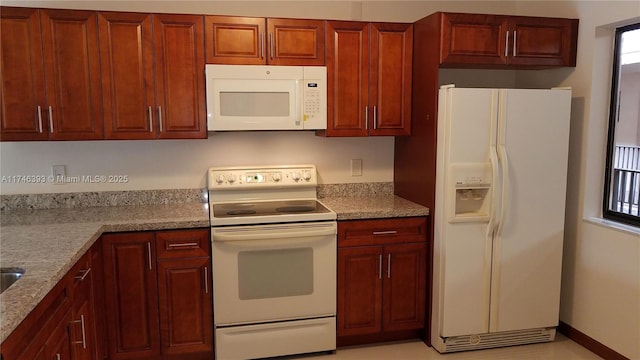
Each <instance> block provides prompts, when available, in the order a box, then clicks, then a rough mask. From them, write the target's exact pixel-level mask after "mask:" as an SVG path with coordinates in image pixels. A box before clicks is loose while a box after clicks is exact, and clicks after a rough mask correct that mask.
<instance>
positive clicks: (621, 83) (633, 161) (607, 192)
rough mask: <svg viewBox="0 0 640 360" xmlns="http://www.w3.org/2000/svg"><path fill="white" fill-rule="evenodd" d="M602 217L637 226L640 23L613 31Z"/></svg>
mask: <svg viewBox="0 0 640 360" xmlns="http://www.w3.org/2000/svg"><path fill="white" fill-rule="evenodd" d="M609 114H610V115H609V134H608V136H609V138H608V141H607V165H606V166H607V168H606V172H605V189H604V217H605V218H607V219H610V220H614V221H619V222H623V223H627V224H631V225H635V226H640V213H639V212H638V211H639V210H638V208H639V204H638V203H639V201H638V200H639V199H638V194H639V193H640V120H639V119H640V23H638V24H633V25H628V26H625V27H621V28H618V29H617V30H616V37H615V48H614V56H613V81H612V88H611V110H610V112H609Z"/></svg>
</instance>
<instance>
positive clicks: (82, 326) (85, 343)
mask: <svg viewBox="0 0 640 360" xmlns="http://www.w3.org/2000/svg"><path fill="white" fill-rule="evenodd" d="M71 323H72V324H77V323H80V326H81V328H82V340H81V341H74V342H73V344H76V345H79V344H82V348H83V349H86V348H87V336H86V334H85V330H84V315H80V320H73V321H71Z"/></svg>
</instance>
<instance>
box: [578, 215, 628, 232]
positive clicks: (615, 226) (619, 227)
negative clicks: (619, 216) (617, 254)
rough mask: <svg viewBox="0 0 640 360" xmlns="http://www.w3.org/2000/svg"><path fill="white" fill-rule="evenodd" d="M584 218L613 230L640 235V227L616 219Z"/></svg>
mask: <svg viewBox="0 0 640 360" xmlns="http://www.w3.org/2000/svg"><path fill="white" fill-rule="evenodd" d="M584 220H585V221H586V222H589V223H592V224H595V225H598V226H602V227H605V228H608V229H611V230H616V231H621V232H624V233H627V234H631V235H640V228H638V227H635V226H631V225H627V224H622V223H619V222H616V221H611V220H607V219H603V218H599V217H588V218H585V219H584Z"/></svg>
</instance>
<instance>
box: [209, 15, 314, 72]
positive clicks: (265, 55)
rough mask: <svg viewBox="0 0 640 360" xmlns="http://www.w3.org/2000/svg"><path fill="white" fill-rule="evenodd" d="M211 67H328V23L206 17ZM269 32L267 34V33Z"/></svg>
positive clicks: (299, 20)
mask: <svg viewBox="0 0 640 360" xmlns="http://www.w3.org/2000/svg"><path fill="white" fill-rule="evenodd" d="M205 22H206V51H207V56H206V57H207V63H210V64H244V65H260V64H271V65H324V63H325V56H324V54H325V50H324V41H325V40H324V39H325V38H324V36H325V34H324V20H303V19H276V18H269V19H265V18H251V17H234V16H213V15H212V16H207V17H206V20H205ZM265 29H266V30H265Z"/></svg>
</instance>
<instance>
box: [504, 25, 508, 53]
mask: <svg viewBox="0 0 640 360" xmlns="http://www.w3.org/2000/svg"><path fill="white" fill-rule="evenodd" d="M507 56H509V31H508V30H507V38H506V40H505V41H504V57H507Z"/></svg>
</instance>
